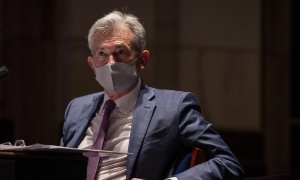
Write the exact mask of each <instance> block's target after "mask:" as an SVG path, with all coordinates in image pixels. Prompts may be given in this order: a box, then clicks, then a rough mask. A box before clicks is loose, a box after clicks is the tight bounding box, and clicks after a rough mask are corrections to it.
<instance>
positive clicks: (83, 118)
mask: <svg viewBox="0 0 300 180" xmlns="http://www.w3.org/2000/svg"><path fill="white" fill-rule="evenodd" d="M103 98H104V94H100V95H98V96H94V97H93V101H92V102H91V103H86V104H84V105H83V106H82V108H81V112H80V117H79V119H80V120H79V122H80V123H79V124H78V126H77V130H76V132H77V133H78V137H79V138H78V140H77V142H76V145H75V147H78V146H79V144H80V143H81V141H82V140H83V138H84V136H85V132H86V130H87V128H88V127H89V125H90V122H91V120H92V119H93V117H94V116H95V113H96V112H97V110H99V108H100V106H101V104H102V103H103Z"/></svg>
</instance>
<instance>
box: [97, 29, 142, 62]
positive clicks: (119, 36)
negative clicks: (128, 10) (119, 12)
mask: <svg viewBox="0 0 300 180" xmlns="http://www.w3.org/2000/svg"><path fill="white" fill-rule="evenodd" d="M131 40H132V33H131V31H130V30H129V29H128V28H127V27H126V26H123V25H120V26H118V27H116V28H115V31H114V32H112V33H110V34H108V35H104V34H101V33H96V34H95V36H94V43H93V61H94V62H93V63H94V66H96V67H100V66H103V65H105V64H107V63H115V62H121V63H131V62H132V61H133V60H134V59H135V58H136V56H137V54H136V52H135V51H134V50H133V48H132V46H131Z"/></svg>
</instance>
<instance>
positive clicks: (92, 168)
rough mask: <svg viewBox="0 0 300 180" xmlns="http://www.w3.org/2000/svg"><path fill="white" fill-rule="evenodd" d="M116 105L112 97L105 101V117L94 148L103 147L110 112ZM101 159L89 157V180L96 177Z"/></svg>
mask: <svg viewBox="0 0 300 180" xmlns="http://www.w3.org/2000/svg"><path fill="white" fill-rule="evenodd" d="M115 106H116V104H115V102H114V101H113V100H111V99H109V100H107V101H106V102H105V104H104V106H103V109H104V114H103V119H102V122H101V126H100V129H99V132H98V135H97V138H96V141H95V143H94V144H93V146H92V149H99V150H100V149H102V147H103V142H104V139H105V135H106V131H107V129H108V125H109V118H110V114H111V112H112V111H113V109H114V108H115ZM99 160H100V157H99V156H92V157H89V162H88V167H87V178H86V179H87V180H94V179H95V175H96V172H97V168H98V164H99Z"/></svg>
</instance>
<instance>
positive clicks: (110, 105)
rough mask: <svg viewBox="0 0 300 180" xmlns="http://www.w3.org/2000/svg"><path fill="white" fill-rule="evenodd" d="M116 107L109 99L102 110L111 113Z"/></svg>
mask: <svg viewBox="0 0 300 180" xmlns="http://www.w3.org/2000/svg"><path fill="white" fill-rule="evenodd" d="M115 107H116V103H115V101H113V100H111V99H109V100H107V101H106V102H105V103H104V107H103V108H104V109H105V110H107V111H109V112H111V111H112V110H113V109H114V108H115Z"/></svg>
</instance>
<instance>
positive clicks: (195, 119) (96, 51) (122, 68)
mask: <svg viewBox="0 0 300 180" xmlns="http://www.w3.org/2000/svg"><path fill="white" fill-rule="evenodd" d="M88 44H89V48H90V50H91V53H92V56H90V57H88V59H87V61H88V64H89V65H90V67H91V69H92V70H93V71H94V72H95V75H96V80H97V81H98V82H99V83H100V85H101V86H102V87H103V88H104V92H99V93H95V94H91V95H87V96H83V97H79V98H76V99H74V100H73V101H72V102H71V103H70V104H69V105H68V107H67V110H66V113H65V123H64V130H63V138H62V140H61V145H62V146H67V147H75V148H77V147H78V148H95V144H97V143H98V137H97V136H98V134H101V133H102V132H104V131H102V130H101V131H99V129H102V124H103V123H102V122H104V119H106V117H107V116H106V115H105V113H104V111H106V109H107V108H104V106H106V105H104V104H106V103H105V102H112V101H111V100H113V102H112V103H113V106H114V108H112V109H113V110H110V111H111V114H110V117H109V126H108V130H107V132H106V133H105V134H104V135H101V136H102V138H103V136H105V140H104V143H102V145H101V146H102V149H104V150H110V151H118V152H125V153H127V152H128V154H127V155H122V156H118V157H101V159H100V160H96V161H97V162H96V163H97V165H96V170H95V172H94V175H92V176H90V175H91V174H92V173H91V174H90V173H89V172H90V169H92V168H91V167H92V164H94V163H93V161H92V160H89V165H88V179H94V177H95V178H96V179H129V180H130V179H133V178H137V179H146V180H161V179H166V178H171V179H179V180H180V179H186V180H192V179H230V180H233V179H240V178H241V176H242V174H243V171H242V169H241V167H240V164H239V163H238V161H237V159H236V158H235V156H234V155H233V154H232V152H231V151H230V149H229V148H228V146H227V145H226V144H225V143H224V141H223V140H222V138H221V137H220V136H219V134H218V133H217V132H216V131H214V130H213V129H212V125H211V124H210V123H208V122H207V121H205V120H204V118H203V116H202V114H201V110H200V106H199V103H198V101H197V100H196V98H195V97H194V96H193V95H192V94H191V93H188V92H179V91H172V90H159V89H155V88H151V87H148V86H147V85H145V84H144V83H143V82H142V81H141V79H140V78H139V76H138V73H139V72H140V71H141V70H143V69H144V68H145V66H146V65H147V63H148V60H149V51H148V50H145V46H146V39H145V30H144V27H143V26H142V25H141V23H140V22H139V21H138V19H137V18H136V17H135V16H133V15H130V14H123V13H121V12H118V11H113V12H111V13H110V14H108V15H106V16H104V17H103V18H100V19H99V20H97V21H96V22H95V24H94V25H93V26H92V27H91V29H90V31H89V34H88ZM100 126H101V127H100ZM101 146H100V147H101ZM193 147H198V148H201V149H203V150H204V151H205V153H206V155H207V161H206V162H204V163H201V164H199V165H196V166H194V167H192V168H190V169H186V170H184V171H182V172H180V173H177V172H178V171H176V167H178V165H179V163H180V162H181V160H182V159H183V158H184V157H185V156H186V155H187V154H189V153H190V152H191V149H192V148H193ZM98 163H99V164H98ZM176 173H177V174H176Z"/></svg>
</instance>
